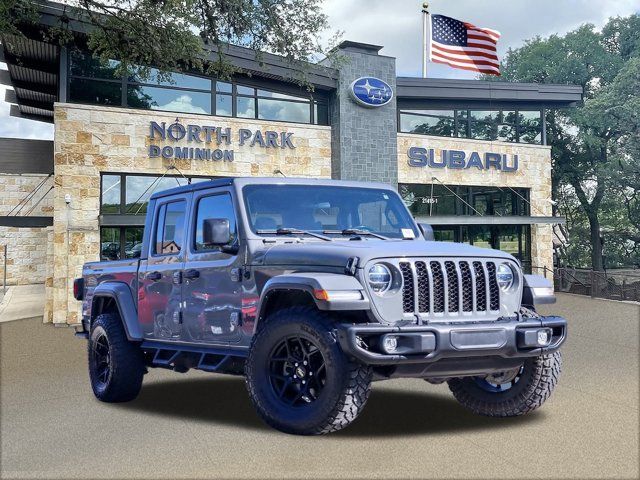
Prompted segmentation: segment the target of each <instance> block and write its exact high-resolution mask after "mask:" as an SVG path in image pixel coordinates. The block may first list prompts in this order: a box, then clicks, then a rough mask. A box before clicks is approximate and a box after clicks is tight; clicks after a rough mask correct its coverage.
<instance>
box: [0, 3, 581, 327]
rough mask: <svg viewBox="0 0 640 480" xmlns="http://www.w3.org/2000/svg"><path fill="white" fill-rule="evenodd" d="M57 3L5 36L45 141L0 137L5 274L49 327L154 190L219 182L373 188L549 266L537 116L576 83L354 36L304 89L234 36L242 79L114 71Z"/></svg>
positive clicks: (138, 224) (447, 231)
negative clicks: (444, 64) (303, 181)
mask: <svg viewBox="0 0 640 480" xmlns="http://www.w3.org/2000/svg"><path fill="white" fill-rule="evenodd" d="M63 8H64V7H63V6H62V5H59V4H56V3H51V2H49V3H46V4H45V6H44V7H43V8H42V10H41V16H40V23H41V25H40V28H25V34H26V38H17V37H9V36H4V37H1V38H0V41H1V42H2V48H0V61H2V62H5V63H6V65H7V70H2V71H0V82H1V83H3V84H5V85H8V86H10V87H11V88H12V89H11V90H7V93H6V101H8V102H9V103H11V104H12V106H11V115H12V116H15V117H22V118H29V119H34V120H38V121H41V122H49V123H53V125H54V139H53V141H42V140H16V139H0V244H2V245H7V250H6V252H7V257H6V263H7V277H8V278H7V280H8V283H9V284H20V283H44V284H45V285H46V307H45V321H48V322H54V323H62V324H65V323H71V324H73V323H77V322H78V312H79V308H78V302H77V301H76V300H74V299H73V297H72V293H71V290H72V288H71V285H72V281H73V279H74V278H75V277H77V276H79V275H80V273H81V267H82V264H83V263H84V262H87V261H95V260H98V259H100V258H103V259H125V258H135V257H136V255H139V243H140V241H141V239H142V229H143V225H144V215H145V213H146V206H147V202H148V199H149V197H150V195H151V194H152V193H153V192H154V191H158V190H161V189H165V188H171V187H174V186H176V185H182V184H185V183H187V182H199V181H203V180H207V179H212V178H220V177H234V176H286V177H309V178H336V179H347V180H363V181H377V182H385V183H388V184H391V185H393V186H394V187H397V188H398V191H399V192H400V194H401V196H402V197H403V199H404V200H405V202H406V204H407V206H408V207H409V209H410V211H411V212H412V214H413V215H414V217H415V218H416V219H418V220H419V221H422V222H426V223H430V224H431V225H432V226H433V228H434V231H435V235H436V239H437V240H441V241H456V242H465V243H471V244H473V245H477V246H481V247H493V248H498V249H501V250H504V251H507V252H509V253H511V254H513V255H514V256H515V257H517V258H518V259H519V260H520V261H521V262H522V265H523V267H524V268H525V270H529V271H530V270H532V269H537V268H543V267H547V268H552V266H553V226H554V224H557V223H560V222H562V218H558V217H553V216H552V202H551V150H550V148H551V147H549V146H548V145H547V144H546V143H547V141H546V129H545V110H546V109H557V108H569V107H572V106H574V105H576V104H577V103H579V102H580V101H581V100H582V89H581V87H578V86H572V85H549V84H545V85H542V84H522V83H508V82H485V81H475V80H449V79H434V78H409V77H398V76H397V75H396V62H395V59H394V58H393V57H389V56H385V55H381V54H380V50H381V48H382V47H380V46H376V45H369V44H362V43H356V42H350V41H344V42H342V43H341V44H340V45H339V46H338V47H337V48H336V49H335V52H334V53H335V54H337V55H339V56H340V57H341V61H340V62H338V64H339V68H334V67H333V66H332V65H331V64H330V63H329V62H328V61H325V62H320V64H309V65H308V69H307V70H308V71H307V81H308V82H309V83H310V84H311V85H312V86H313V91H312V92H309V91H308V90H307V89H306V88H303V87H300V86H299V85H298V83H296V82H295V81H294V80H292V79H293V78H294V77H295V75H296V72H295V71H294V70H292V69H291V67H290V65H289V64H288V63H287V62H286V61H285V60H284V59H282V58H280V57H277V56H274V55H270V54H266V53H264V54H262V55H261V58H260V61H257V60H256V58H255V52H253V51H251V50H247V49H244V48H240V47H232V46H230V47H228V49H226V51H225V54H226V56H227V58H228V60H229V61H230V62H232V63H233V64H234V65H236V66H237V67H239V68H240V69H241V71H242V73H239V74H236V75H235V76H234V77H233V78H232V79H231V80H217V79H215V78H211V77H206V76H203V75H201V74H197V73H193V74H185V73H181V74H177V73H176V74H173V75H172V78H171V80H167V79H166V78H157V77H156V75H155V73H156V72H155V71H154V70H153V69H152V70H151V75H150V77H149V78H142V77H141V76H138V75H137V74H136V72H135V70H134V71H132V73H131V74H130V75H127V76H118V75H116V73H115V70H116V67H117V62H116V61H113V62H111V63H110V64H108V65H105V64H101V63H100V62H98V61H97V60H95V59H93V58H92V56H91V55H90V54H88V53H87V51H86V49H85V48H84V46H83V44H84V41H85V38H84V35H85V32H86V31H87V25H86V24H84V23H82V22H81V21H78V20H74V19H73V18H70V19H69V12H68V11H67V12H66V13H65V15H66V16H67V18H68V19H69V26H70V28H71V30H72V31H74V36H75V43H73V44H69V45H68V46H66V47H60V46H58V45H55V44H51V43H46V42H44V41H43V40H42V35H41V29H43V28H46V27H50V26H55V25H57V24H58V22H59V20H60V17H61V15H63ZM213 55H214V53H212V58H213ZM1 265H2V264H0V266H1Z"/></svg>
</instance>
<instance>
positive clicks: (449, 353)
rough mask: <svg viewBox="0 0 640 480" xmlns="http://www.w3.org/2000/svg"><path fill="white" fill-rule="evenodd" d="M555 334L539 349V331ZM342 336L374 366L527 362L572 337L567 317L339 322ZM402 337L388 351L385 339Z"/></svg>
mask: <svg viewBox="0 0 640 480" xmlns="http://www.w3.org/2000/svg"><path fill="white" fill-rule="evenodd" d="M541 330H543V331H546V332H547V333H548V334H549V335H550V341H549V343H548V345H545V346H538V345H537V344H536V339H537V336H536V335H535V334H532V333H534V332H537V331H541ZM335 333H336V337H337V339H338V341H339V343H340V346H341V347H342V350H343V351H345V352H346V353H347V354H349V355H351V356H353V357H355V358H356V359H358V360H360V361H361V362H362V363H365V364H368V365H400V364H425V363H433V362H437V361H440V360H444V359H464V358H471V357H493V358H505V359H509V358H526V357H536V356H539V355H542V354H545V353H552V352H554V351H556V350H558V348H560V346H561V345H562V343H563V342H564V341H565V339H566V337H567V321H566V320H565V319H564V318H562V317H555V316H550V317H542V316H540V317H528V318H523V317H510V318H500V319H498V320H496V321H494V322H478V323H446V324H445V323H430V324H425V325H410V326H403V327H394V326H388V325H382V324H379V323H365V324H357V323H354V324H338V325H336V329H335ZM385 335H392V336H394V337H396V340H397V348H396V350H395V351H394V352H393V353H385V352H384V350H383V348H382V347H381V340H382V338H383V337H384V336H385Z"/></svg>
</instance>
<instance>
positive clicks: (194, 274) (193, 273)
mask: <svg viewBox="0 0 640 480" xmlns="http://www.w3.org/2000/svg"><path fill="white" fill-rule="evenodd" d="M182 276H183V277H184V278H189V279H193V278H198V277H199V276H200V271H199V270H196V269H195V268H189V269H188V270H185V271H184V272H183V274H182Z"/></svg>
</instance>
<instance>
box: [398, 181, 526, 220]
mask: <svg viewBox="0 0 640 480" xmlns="http://www.w3.org/2000/svg"><path fill="white" fill-rule="evenodd" d="M398 191H399V192H400V195H401V196H402V199H403V200H404V202H405V205H407V207H408V208H409V210H410V211H411V213H412V214H413V215H414V216H430V215H431V216H438V215H489V216H493V215H497V216H513V215H529V204H528V199H529V189H527V188H513V189H511V188H507V187H502V188H501V187H484V186H459V185H447V186H445V185H441V184H434V185H433V195H432V186H431V184H426V185H425V184H410V183H404V184H400V185H399V186H398ZM471 207H473V209H472V208H471ZM474 209H475V210H474Z"/></svg>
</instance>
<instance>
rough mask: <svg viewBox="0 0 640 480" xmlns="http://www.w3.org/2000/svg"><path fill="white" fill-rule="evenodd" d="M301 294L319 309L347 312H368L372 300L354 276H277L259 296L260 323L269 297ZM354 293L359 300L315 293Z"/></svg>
mask: <svg viewBox="0 0 640 480" xmlns="http://www.w3.org/2000/svg"><path fill="white" fill-rule="evenodd" d="M292 290H293V291H302V292H305V293H307V294H309V297H310V298H311V299H312V300H313V302H314V303H315V305H316V307H317V308H318V309H319V310H325V311H327V310H329V311H340V310H341V311H348V310H368V309H369V308H370V304H369V298H368V296H367V293H366V291H365V289H364V287H363V286H362V285H361V284H360V282H359V281H358V280H357V279H356V278H355V277H352V276H349V275H344V274H343V275H340V274H337V273H324V272H319V273H291V274H285V275H278V276H276V277H273V278H271V279H269V281H267V283H266V284H265V286H264V288H263V289H262V292H261V294H260V301H259V304H258V317H257V318H258V321H260V320H261V319H262V317H263V316H264V311H265V308H266V306H267V303H268V300H269V296H270V295H271V294H273V293H274V292H280V291H292ZM318 291H325V292H334V293H335V292H342V293H345V292H352V295H354V296H357V295H356V292H357V293H359V295H360V298H359V299H356V298H352V299H349V298H346V299H345V298H335V299H333V300H332V299H331V297H330V296H329V298H328V299H323V298H318V295H316V292H318Z"/></svg>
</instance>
